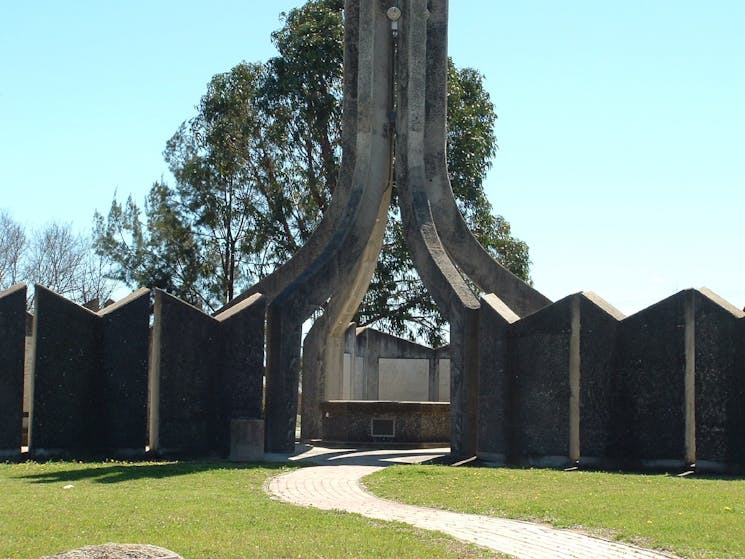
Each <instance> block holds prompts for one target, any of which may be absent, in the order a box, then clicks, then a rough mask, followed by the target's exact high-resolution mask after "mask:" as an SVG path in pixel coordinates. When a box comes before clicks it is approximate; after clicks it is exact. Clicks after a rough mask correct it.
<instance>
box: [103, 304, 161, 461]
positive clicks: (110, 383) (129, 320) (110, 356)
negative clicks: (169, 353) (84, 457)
mask: <svg viewBox="0 0 745 559" xmlns="http://www.w3.org/2000/svg"><path fill="white" fill-rule="evenodd" d="M98 316H99V317H100V321H99V322H100V328H101V341H100V344H101V346H100V350H99V358H100V363H101V368H100V372H99V374H100V379H99V383H100V387H101V392H100V394H99V395H98V396H97V397H99V398H101V399H102V402H103V404H104V405H103V406H102V407H101V410H100V411H101V422H102V426H103V429H102V431H101V437H100V439H99V440H97V441H96V445H95V446H96V448H98V449H99V450H100V451H103V452H105V453H107V454H110V455H123V456H133V455H141V454H144V452H145V445H146V444H147V408H148V353H149V349H150V290H149V289H140V290H138V291H136V292H134V293H132V294H131V295H129V296H128V297H126V298H124V299H122V300H121V301H118V302H116V303H114V304H112V305H110V306H108V307H106V308H105V309H103V310H102V311H100V312H99V313H98Z"/></svg>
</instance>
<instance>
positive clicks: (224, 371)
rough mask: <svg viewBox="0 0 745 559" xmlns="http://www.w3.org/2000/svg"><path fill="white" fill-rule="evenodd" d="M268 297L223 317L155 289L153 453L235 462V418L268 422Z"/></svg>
mask: <svg viewBox="0 0 745 559" xmlns="http://www.w3.org/2000/svg"><path fill="white" fill-rule="evenodd" d="M264 310H265V308H264V299H263V297H262V296H261V295H259V294H257V295H253V296H251V297H249V298H247V299H244V300H243V301H241V303H240V304H238V305H235V306H233V307H231V308H230V309H228V310H226V311H224V312H223V313H221V314H219V315H217V316H216V317H211V316H209V315H208V314H205V313H203V312H202V311H201V310H199V309H197V308H195V307H193V306H191V305H189V304H188V303H185V302H183V301H181V300H179V299H177V298H176V297H173V296H172V295H169V294H167V293H165V292H164V291H160V290H156V291H155V316H154V323H153V341H152V354H151V359H150V363H151V365H150V399H151V402H150V447H151V449H152V450H153V451H154V452H156V453H158V454H161V455H191V456H193V455H207V454H210V453H214V454H218V455H221V456H227V455H228V453H229V450H230V420H231V419H258V418H260V417H261V401H262V378H263V355H264V354H263V341H264Z"/></svg>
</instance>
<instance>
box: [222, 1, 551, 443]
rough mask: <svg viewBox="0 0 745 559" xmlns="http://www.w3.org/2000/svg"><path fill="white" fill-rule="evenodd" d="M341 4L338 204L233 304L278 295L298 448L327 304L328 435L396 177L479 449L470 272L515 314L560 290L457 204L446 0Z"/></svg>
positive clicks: (273, 335) (275, 433)
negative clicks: (536, 276)
mask: <svg viewBox="0 0 745 559" xmlns="http://www.w3.org/2000/svg"><path fill="white" fill-rule="evenodd" d="M344 10H345V14H344V15H345V37H344V47H345V49H344V115H343V119H342V124H343V127H344V129H343V130H342V148H343V154H342V165H341V171H340V176H339V181H338V186H337V188H336V191H335V192H334V197H333V200H332V203H331V206H330V208H329V210H328V211H327V213H326V214H325V215H324V219H323V220H322V222H321V224H320V225H319V227H318V229H317V230H316V231H315V233H314V234H313V236H312V237H311V239H310V240H309V241H308V243H307V244H306V245H305V246H303V247H302V248H301V249H300V251H298V253H297V254H295V255H294V256H293V257H292V258H291V259H290V260H289V261H288V262H287V263H286V264H285V265H284V266H282V267H281V268H279V269H278V270H277V271H276V272H275V273H273V274H272V275H270V276H269V277H267V278H265V279H264V280H262V281H261V282H259V283H258V284H256V285H255V286H254V287H252V288H251V289H249V290H248V291H246V292H245V293H244V294H242V295H241V296H239V297H238V298H236V299H235V301H234V302H233V303H231V304H235V303H238V302H240V301H241V300H243V299H245V298H246V297H248V296H250V295H252V294H255V293H262V294H263V295H265V296H266V299H267V301H268V307H267V363H266V375H267V379H266V380H267V384H266V389H267V396H266V448H267V450H269V451H270V452H288V451H292V449H293V447H294V441H295V423H296V414H297V396H298V394H297V390H298V380H299V371H300V364H301V363H300V362H301V355H300V342H301V329H302V324H303V322H304V321H305V320H306V319H307V318H308V317H310V316H311V315H312V314H313V313H314V312H316V311H318V310H323V316H322V317H321V318H320V319H318V320H316V322H315V324H314V326H313V328H312V330H311V332H310V334H309V336H308V337H307V339H306V343H305V353H304V356H303V359H304V364H303V375H304V376H303V410H304V411H303V436H305V437H317V436H319V435H320V425H319V421H318V419H319V417H318V413H319V404H320V402H321V401H322V400H323V399H324V398H325V397H326V395H327V392H326V389H325V379H326V378H336V377H338V375H340V374H341V371H340V368H341V366H342V365H341V364H342V357H343V355H342V353H341V352H343V343H342V342H343V337H344V334H345V332H346V330H347V328H348V325H349V322H350V321H351V319H352V317H353V316H354V313H355V312H356V311H357V308H358V307H359V305H360V302H361V301H362V298H363V296H364V294H365V292H366V291H367V289H368V286H369V283H370V279H371V277H372V274H373V271H374V269H375V265H376V262H377V258H378V255H379V253H380V249H381V245H382V241H383V235H384V233H385V228H386V219H387V214H388V210H389V205H390V199H391V188H392V182H393V178H394V176H395V181H396V183H397V186H398V189H399V194H400V195H399V203H400V207H401V217H402V221H403V225H404V230H405V235H406V242H407V245H408V248H409V251H410V253H411V256H412V259H413V261H414V264H415V267H416V269H417V271H418V272H419V275H420V276H421V279H422V281H423V282H424V284H425V286H426V287H427V289H428V291H429V292H430V294H431V295H432V296H433V298H434V299H435V301H436V302H437V305H438V306H439V308H440V310H441V311H442V313H443V314H444V315H445V316H446V318H447V319H448V321H449V323H450V345H451V387H450V393H451V415H452V429H451V432H452V440H451V446H452V450H453V452H454V453H456V454H462V455H472V454H474V453H475V452H476V444H477V422H476V417H477V405H478V394H477V386H478V374H479V371H478V363H479V348H478V339H479V336H478V329H479V325H478V316H479V313H478V310H479V301H478V299H477V298H476V297H475V296H474V294H473V293H472V292H471V290H470V288H469V287H468V284H467V282H466V279H465V277H467V278H468V279H469V280H471V281H472V282H473V283H475V284H476V285H478V286H479V287H481V288H482V289H483V290H486V291H489V292H495V293H497V294H498V295H499V297H500V298H501V299H502V300H503V301H504V302H505V303H506V304H507V305H508V306H509V307H510V308H512V309H513V310H514V312H515V313H516V314H517V315H525V314H529V313H532V312H535V311H536V310H538V309H540V308H541V307H543V306H545V305H546V304H548V303H549V302H550V301H549V300H548V299H547V298H546V297H544V296H543V295H541V294H540V293H538V292H537V291H535V290H534V289H532V288H531V287H530V286H529V285H527V284H526V283H525V282H523V281H521V280H520V279H518V278H516V277H515V276H514V275H512V274H511V273H510V272H509V271H507V270H506V269H505V268H503V267H502V266H501V265H500V264H498V263H497V262H496V261H495V260H494V259H492V258H491V256H490V255H489V254H488V253H487V252H486V251H485V250H484V249H483V247H481V245H479V243H478V241H477V240H476V239H475V238H474V237H473V235H472V234H471V232H470V231H469V230H468V227H467V225H466V223H465V220H464V219H463V217H462V215H461V214H460V212H459V211H458V207H457V205H456V203H455V198H454V196H453V192H452V188H451V187H450V181H449V179H448V171H447V163H446V156H445V147H446V119H447V65H448V60H447V21H448V2H447V0H374V1H360V0H346V2H345V6H344ZM394 88H395V89H394ZM394 148H395V155H394ZM394 161H395V172H394V168H393V167H394ZM464 276H465V277H464Z"/></svg>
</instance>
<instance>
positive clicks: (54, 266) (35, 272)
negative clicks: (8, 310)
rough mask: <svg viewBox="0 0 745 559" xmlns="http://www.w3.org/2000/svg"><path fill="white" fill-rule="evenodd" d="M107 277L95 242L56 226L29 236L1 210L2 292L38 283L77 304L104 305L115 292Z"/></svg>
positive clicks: (0, 275)
mask: <svg viewBox="0 0 745 559" xmlns="http://www.w3.org/2000/svg"><path fill="white" fill-rule="evenodd" d="M106 275H107V265H106V263H105V262H104V261H103V260H102V259H101V258H99V257H97V256H96V255H95V254H94V252H93V251H92V246H91V240H90V239H89V238H87V237H85V236H83V235H79V234H77V233H75V232H74V231H73V229H72V226H71V225H70V224H68V223H57V222H52V223H49V224H47V225H45V226H43V227H41V228H39V229H36V230H33V231H31V232H30V233H27V232H26V229H25V227H24V226H23V225H21V224H20V223H18V222H16V221H15V220H13V218H12V217H11V216H10V215H9V214H8V213H7V212H5V211H2V210H0V289H6V288H8V287H10V286H11V285H13V284H15V283H20V282H25V283H28V284H32V285H33V284H37V283H38V284H40V285H43V286H44V287H47V288H48V289H51V290H52V291H55V292H56V293H59V294H60V295H63V296H65V297H67V298H68V299H70V300H71V301H74V302H76V303H80V304H85V303H89V302H91V301H94V300H97V301H99V302H100V303H103V302H105V301H106V300H107V299H108V297H109V296H110V295H111V292H112V290H113V288H114V285H113V284H112V282H111V281H110V280H108V279H107V278H106ZM32 302H33V298H30V299H29V306H31V304H32Z"/></svg>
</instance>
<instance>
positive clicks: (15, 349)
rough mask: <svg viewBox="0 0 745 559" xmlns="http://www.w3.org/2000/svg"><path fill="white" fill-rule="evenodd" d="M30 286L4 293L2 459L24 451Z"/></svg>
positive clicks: (0, 297) (0, 328)
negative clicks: (27, 314)
mask: <svg viewBox="0 0 745 559" xmlns="http://www.w3.org/2000/svg"><path fill="white" fill-rule="evenodd" d="M25 331H26V286H25V285H24V284H18V285H14V286H13V287H11V288H10V289H6V290H4V291H0V459H2V458H13V457H16V456H18V455H19V454H20V452H21V443H22V436H21V427H22V423H23V396H24V390H23V380H24V375H23V370H24V361H25V345H26V336H25Z"/></svg>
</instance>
